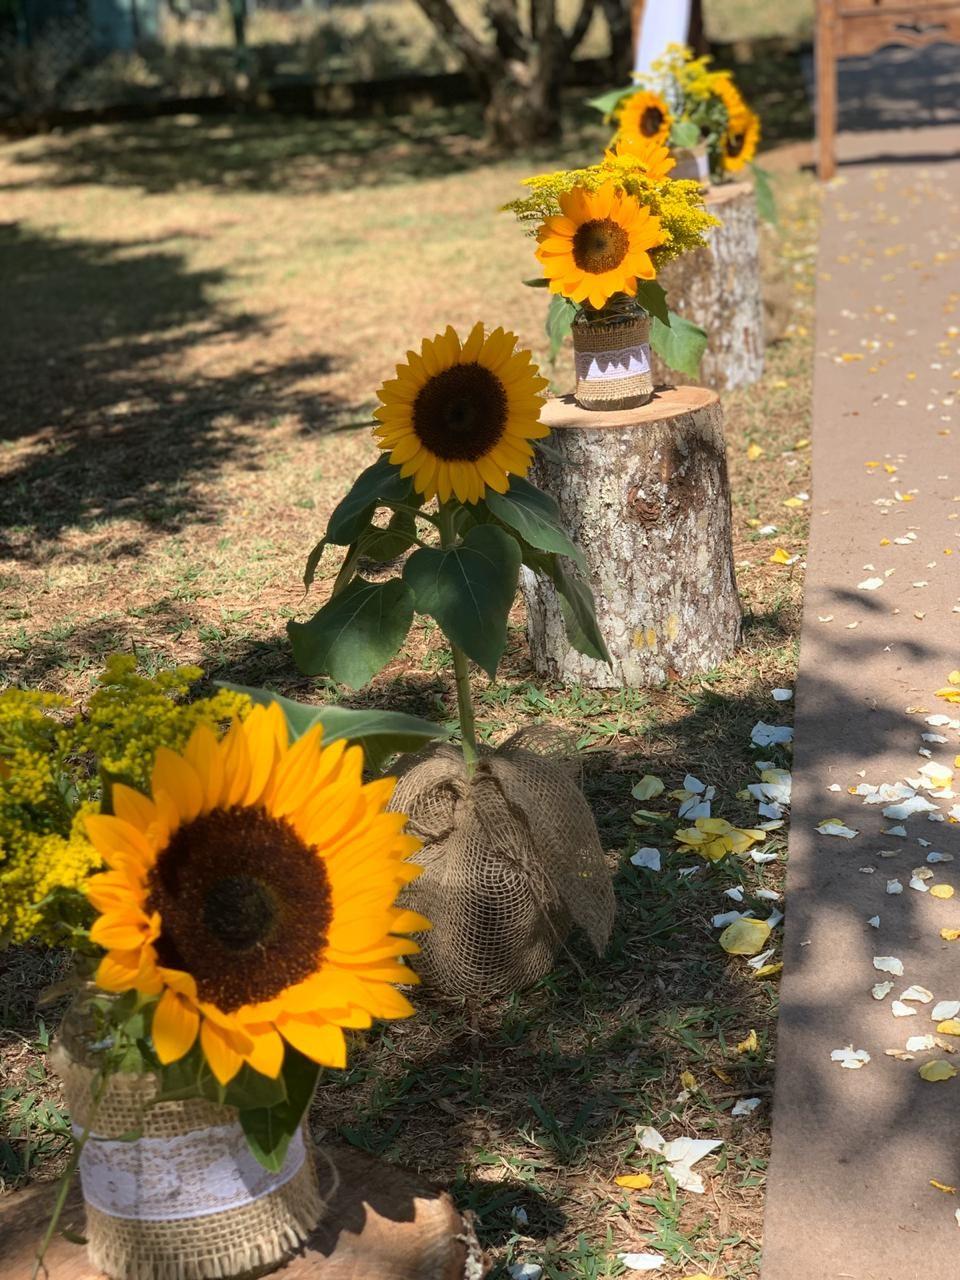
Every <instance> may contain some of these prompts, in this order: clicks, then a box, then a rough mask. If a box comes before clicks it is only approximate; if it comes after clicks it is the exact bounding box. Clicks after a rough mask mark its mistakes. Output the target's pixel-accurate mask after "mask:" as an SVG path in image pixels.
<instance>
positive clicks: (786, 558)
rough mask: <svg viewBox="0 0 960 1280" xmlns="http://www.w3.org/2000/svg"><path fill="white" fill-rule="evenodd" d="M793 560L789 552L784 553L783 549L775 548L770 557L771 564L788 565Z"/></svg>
mask: <svg viewBox="0 0 960 1280" xmlns="http://www.w3.org/2000/svg"><path fill="white" fill-rule="evenodd" d="M792 559H793V557H792V556H791V554H790V552H789V551H784V549H783V547H777V549H776V551H774V553H773V555H772V556H771V557H770V563H771V564H789V563H790V561H791V560H792Z"/></svg>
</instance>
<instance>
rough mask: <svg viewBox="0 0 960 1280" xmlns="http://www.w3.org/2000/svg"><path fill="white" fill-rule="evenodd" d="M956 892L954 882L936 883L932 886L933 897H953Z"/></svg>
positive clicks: (931, 893) (931, 895)
mask: <svg viewBox="0 0 960 1280" xmlns="http://www.w3.org/2000/svg"><path fill="white" fill-rule="evenodd" d="M954 892H955V890H954V887H953V885H952V884H934V885H931V886H930V897H931V898H952V897H953V895H954Z"/></svg>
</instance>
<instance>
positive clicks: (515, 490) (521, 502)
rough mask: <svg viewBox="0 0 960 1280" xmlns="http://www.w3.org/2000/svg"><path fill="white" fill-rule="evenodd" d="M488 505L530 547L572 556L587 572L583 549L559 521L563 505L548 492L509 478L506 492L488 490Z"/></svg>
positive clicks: (521, 480) (521, 478)
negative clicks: (558, 503) (508, 486)
mask: <svg viewBox="0 0 960 1280" xmlns="http://www.w3.org/2000/svg"><path fill="white" fill-rule="evenodd" d="M485 501H486V504H487V506H488V507H489V509H490V510H491V511H492V512H493V514H494V515H495V516H496V517H497V519H498V520H501V521H503V523H504V524H506V525H509V526H510V528H511V529H515V530H516V531H517V533H519V534H520V536H521V537H522V538H524V539H525V540H526V541H527V542H529V543H530V544H531V546H534V547H539V549H540V550H541V551H557V552H559V553H560V555H562V556H569V557H570V559H571V560H573V561H574V563H575V564H578V565H579V566H580V568H581V569H583V570H584V571H585V570H586V567H587V562H586V560H585V559H584V555H583V552H582V551H581V550H580V548H579V547H578V546H577V545H576V543H575V542H573V541H571V539H570V538H569V537H568V536H567V534H566V532H565V531H564V528H563V525H562V524H561V520H560V508H559V507H558V506H557V504H556V502H555V501H554V499H553V498H551V497H550V495H549V494H548V493H544V492H543V491H542V490H541V489H538V488H537V487H536V486H535V485H532V484H531V483H530V481H529V480H525V479H523V477H522V476H511V477H510V488H509V489H508V490H507V492H506V493H496V492H495V491H494V490H493V489H488V490H487V495H486V499H485Z"/></svg>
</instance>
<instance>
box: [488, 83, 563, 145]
mask: <svg viewBox="0 0 960 1280" xmlns="http://www.w3.org/2000/svg"><path fill="white" fill-rule="evenodd" d="M486 88H487V93H488V95H489V96H488V98H487V103H486V106H485V108H484V117H483V118H484V124H485V126H486V133H487V138H488V140H489V142H490V143H491V144H492V145H493V146H495V147H499V148H502V149H503V150H504V151H515V150H518V149H522V148H525V147H529V146H532V145H534V144H536V143H539V142H555V141H556V140H557V139H558V138H559V137H560V86H559V83H558V82H557V81H556V80H555V79H554V78H552V77H547V76H545V75H537V74H536V72H535V70H534V69H533V68H531V67H530V66H529V65H527V64H526V63H523V62H507V63H505V64H504V69H503V74H502V75H498V76H495V77H493V78H492V80H491V81H490V83H489V84H488V85H487V86H486Z"/></svg>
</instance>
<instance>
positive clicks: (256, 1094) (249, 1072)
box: [224, 1063, 287, 1111]
mask: <svg viewBox="0 0 960 1280" xmlns="http://www.w3.org/2000/svg"><path fill="white" fill-rule="evenodd" d="M286 1100H287V1086H286V1084H285V1083H284V1077H283V1073H282V1072H281V1074H280V1075H279V1076H277V1078H276V1079H275V1080H272V1079H271V1078H270V1077H269V1076H265V1075H263V1074H262V1072H260V1071H254V1069H253V1067H251V1066H249V1065H248V1064H247V1063H244V1064H243V1066H242V1067H241V1068H240V1070H239V1071H238V1072H237V1074H236V1075H235V1076H234V1077H233V1079H232V1080H231V1081H230V1083H229V1084H228V1085H227V1092H226V1096H225V1097H224V1104H225V1105H226V1106H228V1107H236V1108H237V1110H238V1111H253V1110H255V1109H257V1108H260V1107H276V1106H279V1105H280V1103H281V1102H286Z"/></svg>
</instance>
